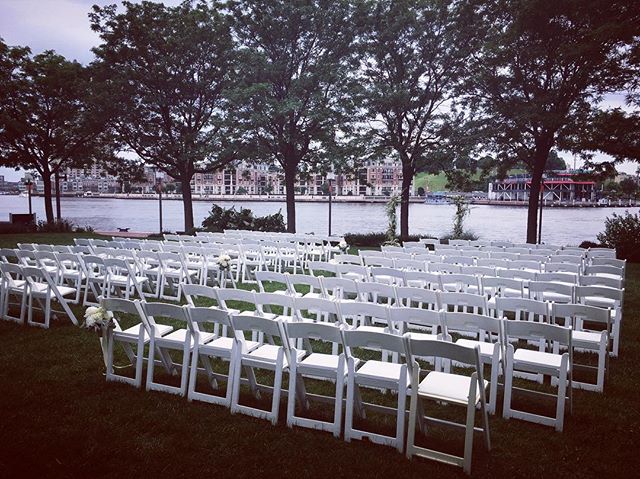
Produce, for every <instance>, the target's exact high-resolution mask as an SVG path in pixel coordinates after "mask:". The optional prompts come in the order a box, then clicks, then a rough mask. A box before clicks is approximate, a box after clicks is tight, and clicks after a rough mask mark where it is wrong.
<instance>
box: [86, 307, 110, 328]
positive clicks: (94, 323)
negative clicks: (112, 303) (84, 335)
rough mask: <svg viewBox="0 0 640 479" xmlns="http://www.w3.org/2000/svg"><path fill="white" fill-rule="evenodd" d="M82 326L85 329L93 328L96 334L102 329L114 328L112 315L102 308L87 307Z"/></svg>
mask: <svg viewBox="0 0 640 479" xmlns="http://www.w3.org/2000/svg"><path fill="white" fill-rule="evenodd" d="M83 326H84V327H85V328H87V329H91V328H93V329H94V330H95V331H96V332H100V331H101V330H102V329H103V328H111V327H114V326H115V323H114V322H113V313H112V312H111V311H107V310H106V309H105V308H103V307H102V306H89V307H88V308H87V310H86V311H85V312H84V325H83Z"/></svg>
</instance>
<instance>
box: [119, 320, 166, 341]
mask: <svg viewBox="0 0 640 479" xmlns="http://www.w3.org/2000/svg"><path fill="white" fill-rule="evenodd" d="M139 331H140V325H139V324H136V325H135V326H131V327H130V328H127V329H125V330H124V331H119V332H118V334H126V335H129V336H132V337H133V336H135V337H138V333H139ZM154 331H155V336H156V338H159V337H161V336H162V335H164V334H167V333H169V332H171V331H173V327H172V326H169V325H166V324H157V325H156V327H155V329H154ZM144 339H145V340H148V339H149V333H148V332H147V330H146V329H145V330H144Z"/></svg>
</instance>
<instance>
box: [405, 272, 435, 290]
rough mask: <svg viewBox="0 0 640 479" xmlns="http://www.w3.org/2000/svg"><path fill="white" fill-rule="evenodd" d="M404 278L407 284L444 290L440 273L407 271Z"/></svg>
mask: <svg viewBox="0 0 640 479" xmlns="http://www.w3.org/2000/svg"><path fill="white" fill-rule="evenodd" d="M404 279H405V283H406V285H407V286H414V287H416V288H424V289H430V290H433V291H438V290H442V281H441V275H440V273H428V272H424V271H405V272H404Z"/></svg>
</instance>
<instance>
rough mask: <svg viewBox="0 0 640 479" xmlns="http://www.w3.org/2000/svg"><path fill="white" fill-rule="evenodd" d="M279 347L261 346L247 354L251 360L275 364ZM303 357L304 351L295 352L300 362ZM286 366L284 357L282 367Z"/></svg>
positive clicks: (272, 345)
mask: <svg viewBox="0 0 640 479" xmlns="http://www.w3.org/2000/svg"><path fill="white" fill-rule="evenodd" d="M281 347H282V346H277V345H275V344H263V345H262V346H260V347H258V348H256V349H254V350H253V351H251V352H249V354H248V355H249V357H251V358H252V359H261V360H263V361H269V362H273V363H275V362H276V359H277V358H278V351H279V350H280V348H281ZM296 351H297V350H296ZM304 355H305V351H297V354H296V357H297V359H298V360H300V359H301V358H302V357H304ZM288 365H289V364H288V362H287V357H286V356H284V360H283V362H282V367H287V366H288Z"/></svg>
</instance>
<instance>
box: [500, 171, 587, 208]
mask: <svg viewBox="0 0 640 479" xmlns="http://www.w3.org/2000/svg"><path fill="white" fill-rule="evenodd" d="M575 176H576V174H575V173H573V172H566V171H561V172H552V173H548V174H546V175H545V176H544V178H543V189H544V193H543V198H544V200H545V201H558V202H573V201H595V200H596V183H595V181H584V180H579V179H574V177H575ZM530 191H531V176H530V175H513V176H509V177H508V178H505V179H504V180H496V181H493V182H491V183H489V192H488V198H489V199H490V200H497V201H529V193H530Z"/></svg>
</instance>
